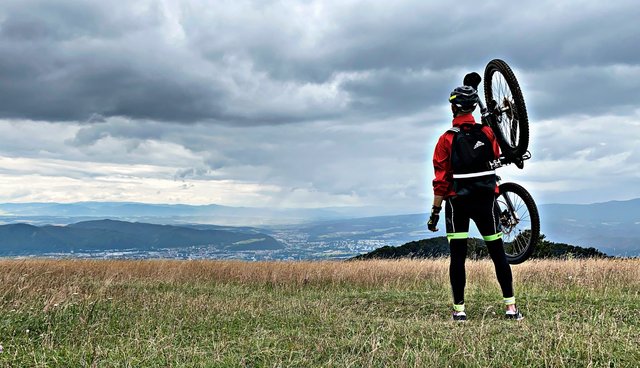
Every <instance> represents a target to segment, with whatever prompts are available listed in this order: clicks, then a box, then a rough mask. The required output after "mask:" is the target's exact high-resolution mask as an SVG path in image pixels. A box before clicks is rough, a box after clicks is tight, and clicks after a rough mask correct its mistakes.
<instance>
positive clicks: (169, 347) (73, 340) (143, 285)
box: [0, 260, 640, 367]
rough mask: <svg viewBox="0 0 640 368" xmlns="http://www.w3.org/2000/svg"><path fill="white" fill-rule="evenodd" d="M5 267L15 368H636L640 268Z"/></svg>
mask: <svg viewBox="0 0 640 368" xmlns="http://www.w3.org/2000/svg"><path fill="white" fill-rule="evenodd" d="M513 271H514V278H515V287H516V293H517V297H518V304H519V306H520V309H521V310H522V311H523V313H524V314H525V315H526V319H525V320H524V321H520V322H515V321H505V320H503V316H502V308H503V307H502V305H501V295H500V293H499V288H498V285H497V282H496V281H495V276H494V273H493V266H492V264H491V263H490V262H489V261H468V262H467V293H466V304H467V313H468V315H469V318H470V320H469V321H468V322H467V323H454V322H452V321H450V315H449V313H450V287H449V282H448V261H447V260H425V261H409V260H406V261H359V262H272V263H269V262H254V263H249V262H239V261H238V262H236V261H161V260H157V261H82V260H4V261H0V281H1V283H2V284H1V287H0V296H1V299H0V345H2V352H0V366H2V367H45V366H52V367H165V366H171V367H179V366H183V367H447V366H451V367H488V366H492V367H544V366H547V367H637V366H638V364H639V363H638V362H640V347H639V344H640V322H639V320H640V260H585V261H581V260H571V261H527V262H525V263H524V264H522V265H518V266H514V267H513Z"/></svg>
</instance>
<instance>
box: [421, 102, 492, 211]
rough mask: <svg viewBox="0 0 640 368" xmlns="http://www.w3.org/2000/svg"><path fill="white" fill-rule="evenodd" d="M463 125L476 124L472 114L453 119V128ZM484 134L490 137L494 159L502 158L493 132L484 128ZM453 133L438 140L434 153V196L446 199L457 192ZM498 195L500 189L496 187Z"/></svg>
mask: <svg viewBox="0 0 640 368" xmlns="http://www.w3.org/2000/svg"><path fill="white" fill-rule="evenodd" d="M463 124H476V121H475V119H474V118H473V115H472V114H465V115H460V116H456V117H455V118H453V126H454V127H459V126H461V125H463ZM482 131H483V132H484V134H486V135H487V137H489V141H491V143H492V144H493V152H494V154H495V157H494V158H496V159H497V158H499V157H500V146H499V145H498V141H497V140H496V137H495V136H494V135H493V131H492V130H491V128H489V127H488V126H484V127H482ZM453 135H454V134H453V133H452V132H449V131H447V132H445V133H444V134H443V135H441V136H440V139H438V144H436V149H435V151H434V152H433V171H434V172H435V174H436V177H435V179H433V194H434V195H437V196H443V197H444V198H448V197H453V196H455V195H456V192H454V191H453V170H452V168H451V144H452V142H453ZM496 193H498V187H497V186H496Z"/></svg>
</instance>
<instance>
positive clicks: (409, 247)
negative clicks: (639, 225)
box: [351, 235, 609, 260]
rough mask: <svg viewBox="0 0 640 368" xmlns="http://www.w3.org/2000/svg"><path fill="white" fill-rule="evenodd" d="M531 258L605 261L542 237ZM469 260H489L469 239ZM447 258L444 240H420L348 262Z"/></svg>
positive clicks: (595, 254)
mask: <svg viewBox="0 0 640 368" xmlns="http://www.w3.org/2000/svg"><path fill="white" fill-rule="evenodd" d="M540 238H541V239H540V241H539V242H538V244H537V245H536V248H535V250H534V252H533V254H532V255H531V258H608V257H609V256H608V255H606V254H605V253H602V252H600V251H599V250H597V249H595V248H582V247H577V246H574V245H570V244H564V243H554V242H551V241H548V240H546V239H545V237H544V235H542V236H541V237H540ZM467 244H468V249H467V257H468V258H469V259H478V258H485V257H488V256H489V253H488V252H487V247H486V246H485V245H484V242H483V241H482V240H480V239H476V238H471V239H469V240H468V242H467ZM447 256H449V244H448V242H447V238H446V237H444V236H440V237H436V238H429V239H422V240H418V241H412V242H409V243H406V244H403V245H401V246H398V247H391V246H385V247H382V248H378V249H376V250H374V251H371V252H369V253H366V254H361V255H359V256H356V257H353V258H351V259H354V260H356V259H398V258H437V257H447Z"/></svg>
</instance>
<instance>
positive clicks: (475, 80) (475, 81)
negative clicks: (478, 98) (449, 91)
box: [462, 72, 482, 91]
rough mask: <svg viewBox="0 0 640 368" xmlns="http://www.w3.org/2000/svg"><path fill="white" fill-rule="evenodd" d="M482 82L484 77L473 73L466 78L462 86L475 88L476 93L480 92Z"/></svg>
mask: <svg viewBox="0 0 640 368" xmlns="http://www.w3.org/2000/svg"><path fill="white" fill-rule="evenodd" d="M480 82H482V77H481V76H480V74H478V73H476V72H473V73H469V74H467V75H465V76H464V81H463V82H462V84H464V85H465V86H470V87H473V89H475V90H476V91H477V90H478V85H479V84H480Z"/></svg>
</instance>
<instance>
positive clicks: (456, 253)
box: [445, 194, 514, 304]
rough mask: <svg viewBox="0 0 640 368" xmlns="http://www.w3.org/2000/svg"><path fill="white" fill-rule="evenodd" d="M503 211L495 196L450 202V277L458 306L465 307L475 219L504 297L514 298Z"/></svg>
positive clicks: (447, 218)
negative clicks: (502, 230) (502, 227)
mask: <svg viewBox="0 0 640 368" xmlns="http://www.w3.org/2000/svg"><path fill="white" fill-rule="evenodd" d="M499 217H500V214H499V209H498V208H497V206H496V205H495V197H494V196H493V194H488V195H481V196H473V197H456V198H450V199H447V203H446V206H445V218H446V226H447V235H448V236H449V237H450V241H449V248H450V249H451V264H450V265H449V276H450V278H451V289H452V291H453V301H454V304H464V287H465V283H466V278H465V269H464V262H465V259H466V257H467V237H468V232H469V222H470V220H473V221H474V222H475V224H476V226H477V228H478V231H480V234H482V236H483V238H484V239H485V244H486V245H487V248H488V249H489V255H490V256H491V259H492V260H493V264H494V266H495V270H496V276H497V278H498V282H499V283H500V288H501V289H502V296H503V297H505V298H511V297H513V296H514V295H513V278H512V275H511V266H509V263H508V262H507V257H506V255H505V253H504V248H503V243H502V238H501V237H500V236H499V235H498V234H499V232H500V226H499Z"/></svg>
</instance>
